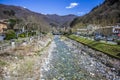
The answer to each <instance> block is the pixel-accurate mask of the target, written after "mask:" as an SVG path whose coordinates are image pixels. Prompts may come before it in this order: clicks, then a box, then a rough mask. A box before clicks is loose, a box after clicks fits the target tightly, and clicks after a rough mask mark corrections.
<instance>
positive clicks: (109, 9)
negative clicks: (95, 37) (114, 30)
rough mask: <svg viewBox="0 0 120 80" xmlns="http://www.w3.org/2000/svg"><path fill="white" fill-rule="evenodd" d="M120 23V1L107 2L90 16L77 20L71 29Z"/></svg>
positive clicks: (106, 0)
mask: <svg viewBox="0 0 120 80" xmlns="http://www.w3.org/2000/svg"><path fill="white" fill-rule="evenodd" d="M116 23H120V0H105V1H104V2H103V3H102V4H100V5H98V6H96V7H95V8H93V9H92V10H91V11H90V12H89V13H88V14H86V15H84V16H82V17H78V18H76V19H75V20H74V21H73V22H72V23H71V27H75V26H79V27H80V26H85V25H87V24H96V25H101V26H106V25H115V24H116Z"/></svg>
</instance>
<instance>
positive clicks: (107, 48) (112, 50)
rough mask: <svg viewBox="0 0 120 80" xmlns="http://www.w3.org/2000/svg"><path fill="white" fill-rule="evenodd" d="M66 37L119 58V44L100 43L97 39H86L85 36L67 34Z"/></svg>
mask: <svg viewBox="0 0 120 80" xmlns="http://www.w3.org/2000/svg"><path fill="white" fill-rule="evenodd" d="M68 38H70V39H72V40H75V41H77V42H80V43H82V44H84V45H87V46H88V47H90V48H92V49H95V50H98V51H101V52H103V53H105V54H107V55H109V56H111V57H114V58H117V59H120V46H119V45H112V44H106V43H101V42H98V41H92V40H88V39H86V38H82V37H78V36H75V35H69V36H68Z"/></svg>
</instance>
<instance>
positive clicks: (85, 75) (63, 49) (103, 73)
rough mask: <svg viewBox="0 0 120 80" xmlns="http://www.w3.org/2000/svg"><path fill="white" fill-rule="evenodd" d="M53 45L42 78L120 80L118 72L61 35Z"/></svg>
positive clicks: (43, 79) (49, 79) (55, 39)
mask: <svg viewBox="0 0 120 80" xmlns="http://www.w3.org/2000/svg"><path fill="white" fill-rule="evenodd" d="M51 45H54V46H52V47H53V49H52V51H51V52H50V54H49V57H48V58H47V60H46V62H45V63H44V65H43V66H42V69H41V80H120V76H119V74H118V73H116V72H114V71H111V70H110V68H109V67H107V66H106V65H104V64H103V63H101V62H99V60H97V59H96V58H94V57H91V56H90V55H89V54H87V53H85V52H82V51H81V49H79V48H77V47H76V46H74V45H73V44H72V43H71V42H68V41H64V40H61V39H60V36H55V37H54V40H53V42H52V43H51Z"/></svg>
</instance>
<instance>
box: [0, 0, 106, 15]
mask: <svg viewBox="0 0 120 80" xmlns="http://www.w3.org/2000/svg"><path fill="white" fill-rule="evenodd" d="M103 1H104V0H0V4H7V5H16V6H22V7H25V8H28V9H30V10H32V11H34V12H38V13H42V14H58V15H67V14H75V15H79V16H81V15H84V14H86V13H88V12H89V11H90V10H91V9H92V8H94V7H95V6H97V5H99V4H101V3H102V2H103Z"/></svg>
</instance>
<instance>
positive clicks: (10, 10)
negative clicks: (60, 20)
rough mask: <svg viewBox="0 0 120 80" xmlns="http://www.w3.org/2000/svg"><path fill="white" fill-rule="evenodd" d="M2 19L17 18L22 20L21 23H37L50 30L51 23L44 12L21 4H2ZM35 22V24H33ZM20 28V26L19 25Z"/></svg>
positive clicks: (0, 16) (0, 13)
mask: <svg viewBox="0 0 120 80" xmlns="http://www.w3.org/2000/svg"><path fill="white" fill-rule="evenodd" d="M0 19H1V20H2V19H15V20H19V21H21V22H20V23H21V24H24V26H25V25H28V24H29V25H33V24H36V28H37V26H39V28H40V29H41V30H43V31H48V30H49V27H50V25H49V23H48V22H47V21H46V17H45V15H43V14H40V13H35V12H32V11H30V10H28V9H26V8H23V7H20V6H12V5H3V4H0ZM32 23H33V24H32ZM17 27H18V28H19V27H20V26H17Z"/></svg>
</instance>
